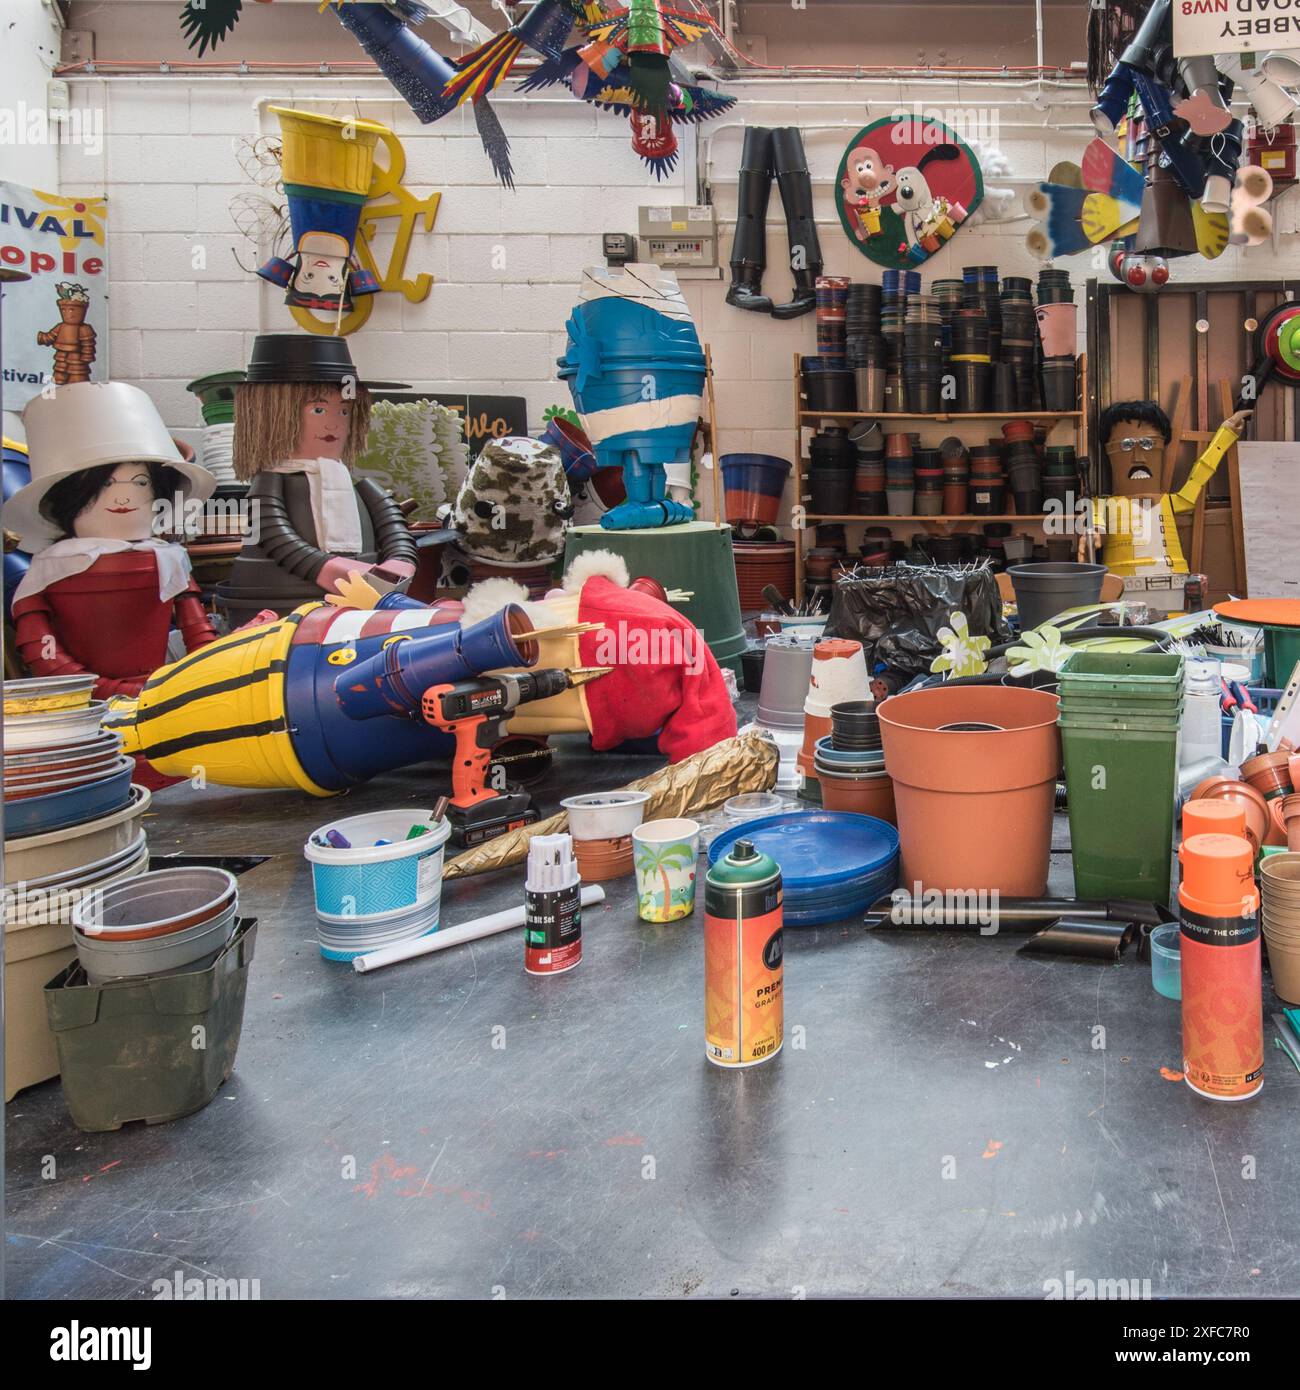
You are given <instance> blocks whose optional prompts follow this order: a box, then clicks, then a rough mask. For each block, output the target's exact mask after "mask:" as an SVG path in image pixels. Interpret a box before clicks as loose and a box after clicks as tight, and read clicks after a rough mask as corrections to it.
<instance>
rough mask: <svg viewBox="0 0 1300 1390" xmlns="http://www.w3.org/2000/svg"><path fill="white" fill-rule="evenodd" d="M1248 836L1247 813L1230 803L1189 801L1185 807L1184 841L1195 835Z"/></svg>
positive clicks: (1242, 808) (1240, 807)
mask: <svg viewBox="0 0 1300 1390" xmlns="http://www.w3.org/2000/svg"><path fill="white" fill-rule="evenodd" d="M1245 834H1246V811H1245V808H1244V807H1242V806H1235V805H1233V803H1232V802H1230V801H1189V802H1188V803H1187V804H1186V805H1185V806H1184V807H1183V839H1184V840H1190V839H1191V838H1192V836H1193V835H1241V836H1242V837H1244V836H1245Z"/></svg>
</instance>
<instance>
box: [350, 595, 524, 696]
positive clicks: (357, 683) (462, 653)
mask: <svg viewBox="0 0 1300 1390" xmlns="http://www.w3.org/2000/svg"><path fill="white" fill-rule="evenodd" d="M529 627H530V624H529V621H528V615H527V614H526V613H525V612H524V610H523V609H522V608H520V607H519V606H518V605H517V604H509V605H507V606H506V607H505V608H503V609H502V610H501V612H499V613H494V614H493V615H492V616H491V617H490V618H484V619H483V621H482V622H481V623H475V624H474V626H473V627H468V628H465V627H460V626H459V625H456V624H448V625H447V626H446V627H443V628H433V629H431V630H429V631H425V632H419V633H413V634H411V635H409V636H405V635H404V636H403V638H402V640H401V641H398V642H390V643H388V645H387V646H385V647H383V648H381V650H380V651H378V652H376V653H375V655H374V656H372V657H370V658H369V659H368V660H367V661H363V662H359V663H357V664H355V665H353V666H350V667H349V668H348V670H347V671H345V672H344V673H343V674H342V675H340V676H339V677H338V678H337V679H336V680H335V682H334V695H335V698H336V699H337V701H338V705H339V708H340V709H341V710H342V711H343V713H344V715H346V717H347V718H348V719H351V720H357V721H364V720H367V719H376V718H379V717H380V716H384V715H394V714H396V715H404V716H408V717H410V716H418V715H419V713H420V701H421V699H422V697H423V695H424V692H425V691H426V690H428V689H430V688H431V687H432V686H435V685H448V684H450V683H452V682H455V681H462V680H469V679H471V678H472V677H474V676H481V675H482V674H483V673H484V672H485V671H496V670H500V669H502V668H503V667H509V666H532V665H535V664H536V662H537V657H538V650H537V645H536V643H529V642H524V643H520V642H516V641H515V638H514V636H513V632H514V631H517V630H521V631H527V630H528V628H529Z"/></svg>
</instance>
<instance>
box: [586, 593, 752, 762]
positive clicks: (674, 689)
mask: <svg viewBox="0 0 1300 1390" xmlns="http://www.w3.org/2000/svg"><path fill="white" fill-rule="evenodd" d="M578 617H579V619H580V620H581V621H582V622H584V623H586V622H601V623H604V624H605V629H604V630H603V631H601V632H585V633H583V634H582V636H581V637H580V638H579V639H578V652H579V654H580V656H581V658H582V664H583V665H584V666H613V667H614V669H613V670H612V671H611V672H610V673H609V675H607V676H602V677H601V678H600V679H599V680H594V681H592V682H591V684H590V685H588V686H586V687H585V693H586V696H587V708H588V709H589V710H590V712H591V742H592V747H594V748H596V749H605V748H614V747H616V746H617V745H618V744H620V743H622V742H623V741H624V740H625V739H630V738H648V737H650V736H651V735H652V734H655V733H657V734H658V735H659V751H660V752H661V753H663V754H665V755H666V756H667V758H668V760H669V761H670V762H674V763H676V762H680V761H681V760H682V759H683V758H688V757H690V755H691V754H692V753H698V752H700V750H701V749H704V748H711V747H712V746H713V745H714V744H715V743H717V742H718V741H719V740H720V739H724V738H731V737H733V736H734V734H735V732H736V711H735V708H734V706H733V705H732V703H731V697H730V696H729V695H728V694H727V686H726V682H725V681H724V680H723V678H722V672H721V671H720V670H719V669H718V663H717V662H716V661H715V660H714V659H713V653H712V652H711V651H710V650H709V648H708V645H707V644H706V643H705V641H704V634H703V633H701V632H700V630H699V629H698V628H697V627H696V626H695V624H694V623H692V622H690V621H689V620H688V619H686V618H684V617H683V616H682V615H681V614H680V613H679V612H677V610H676V609H675V608H672V607H670V606H669V605H668V604H666V603H661V602H660V601H659V600H658V599H656V598H652V597H651V596H650V595H649V594H643V593H638V592H636V591H635V590H632V589H625V588H623V587H622V586H621V585H619V584H615V583H613V582H612V581H611V580H609V579H606V578H605V577H604V576H602V575H596V576H593V577H592V578H591V579H588V580H587V582H586V583H585V584H584V585H583V586H582V594H581V598H580V600H579V605H578Z"/></svg>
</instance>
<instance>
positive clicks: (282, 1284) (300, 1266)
mask: <svg viewBox="0 0 1300 1390" xmlns="http://www.w3.org/2000/svg"><path fill="white" fill-rule="evenodd" d="M555 743H556V746H557V748H558V750H559V751H558V754H557V757H556V762H555V767H554V769H553V770H552V772H551V773H550V774H549V776H548V777H547V779H546V780H545V781H544V782H542V783H540V784H539V785H538V786H537V787H536V788H535V793H536V796H537V799H538V802H539V804H540V805H541V807H542V809H543V811H544V812H546V811H549V810H550V809H551V808H552V807H553V806H554V804H555V803H556V801H557V800H558V799H559V797H560V796H563V795H568V794H570V793H571V792H574V791H579V790H581V791H590V790H594V789H597V788H599V787H614V786H619V785H621V784H623V783H624V782H626V781H628V780H630V779H631V778H633V777H638V776H643V775H645V774H646V773H647V772H648V771H650V770H651V769H652V768H653V767H654V766H655V765H656V762H655V760H652V759H645V758H627V757H623V756H612V755H596V754H593V753H591V752H590V751H589V749H587V747H586V745H585V741H584V740H580V739H577V738H574V737H565V738H560V739H557V740H555ZM443 781H444V777H443V776H440V775H439V774H438V773H437V772H435V771H432V770H430V769H420V770H412V771H408V772H405V773H401V774H395V775H391V776H388V777H385V778H382V779H380V780H379V782H378V783H376V784H374V785H371V786H369V787H367V788H364V789H362V790H361V791H359V792H355V793H353V794H351V795H350V796H349V797H348V800H347V804H346V807H342V806H339V805H334V804H330V803H322V802H318V801H312V800H310V799H308V798H305V797H301V796H298V795H293V794H288V793H275V792H240V791H231V790H225V789H220V788H209V789H207V790H203V791H196V790H194V789H192V788H191V787H189V786H181V787H173V788H170V789H168V790H166V791H164V792H161V793H159V794H158V795H157V797H156V799H155V801H154V805H153V810H154V812H155V814H154V815H152V816H151V818H150V819H149V820H148V822H147V827H146V828H147V829H148V832H149V837H150V842H151V848H152V849H153V852H154V854H155V855H167V854H171V853H186V854H204V855H235V854H259V855H269V856H271V857H270V858H269V859H268V860H267V861H266V862H265V863H262V864H260V865H259V866H258V867H256V868H254V869H251V870H249V871H248V872H246V873H244V874H243V875H242V876H241V879H240V892H241V911H242V912H244V913H245V914H248V915H255V916H256V917H257V918H258V919H259V927H258V935H257V942H256V952H255V959H254V961H253V965H252V971H251V975H250V980H249V988H248V999H247V1007H246V1013H245V1018H244V1028H243V1037H242V1041H241V1043H240V1047H239V1055H238V1058H237V1061H236V1064H235V1070H234V1073H233V1075H232V1076H231V1077H230V1079H229V1080H228V1081H227V1082H226V1084H225V1085H224V1086H223V1087H222V1088H221V1090H220V1091H219V1092H218V1094H217V1097H216V1099H215V1100H214V1101H213V1102H212V1103H211V1104H210V1105H209V1106H208V1107H207V1108H206V1109H205V1110H203V1111H201V1112H199V1113H198V1114H195V1115H192V1116H190V1117H188V1118H186V1119H183V1120H179V1121H175V1122H173V1123H170V1124H164V1125H159V1126H155V1127H152V1128H151V1127H146V1126H144V1125H142V1124H133V1125H129V1126H127V1127H126V1128H124V1129H122V1130H120V1131H118V1132H116V1133H111V1134H94V1135H91V1134H82V1133H81V1132H80V1131H78V1130H77V1129H76V1128H75V1127H74V1126H73V1124H72V1122H71V1120H70V1119H69V1118H68V1115H67V1111H66V1110H65V1108H64V1104H63V1099H62V1095H61V1091H60V1086H59V1083H58V1082H57V1081H52V1082H48V1083H46V1084H44V1085H41V1086H37V1087H34V1088H32V1089H31V1090H28V1091H26V1092H23V1093H22V1094H20V1095H19V1096H18V1097H17V1098H16V1099H15V1100H14V1101H13V1102H11V1103H10V1104H9V1105H8V1106H7V1107H6V1119H7V1124H6V1141H7V1169H6V1179H7V1191H6V1205H7V1223H6V1224H7V1238H8V1250H7V1263H8V1292H9V1294H10V1296H11V1297H12V1296H18V1297H64V1296H78V1297H93V1298H152V1297H155V1296H156V1281H166V1282H167V1283H168V1284H170V1285H172V1286H173V1287H175V1283H176V1279H177V1276H178V1275H179V1276H180V1278H182V1279H199V1280H207V1279H213V1278H220V1279H237V1280H238V1279H243V1280H248V1281H253V1280H256V1281H257V1292H258V1293H259V1294H260V1296H261V1297H262V1298H264V1299H272V1298H280V1297H315V1298H330V1297H336V1296H337V1297H353V1298H356V1297H400V1296H421V1297H429V1296H440V1295H458V1296H467V1297H482V1298H491V1297H502V1296H504V1297H506V1298H526V1297H564V1296H567V1295H585V1296H589V1297H620V1296H638V1295H662V1296H670V1297H671V1296H680V1295H687V1294H706V1295H722V1296H727V1295H731V1294H737V1293H738V1294H740V1295H775V1296H797V1295H798V1294H799V1293H800V1292H805V1293H806V1294H808V1295H809V1296H814V1295H819V1294H920V1295H924V1294H930V1295H953V1296H957V1295H970V1294H1004V1295H1022V1296H1026V1297H1030V1298H1042V1297H1045V1296H1048V1295H1051V1294H1058V1293H1059V1294H1061V1295H1063V1296H1075V1297H1080V1296H1084V1290H1086V1289H1087V1288H1088V1285H1087V1284H1086V1283H1085V1281H1088V1280H1094V1281H1095V1280H1103V1279H1104V1280H1110V1281H1117V1280H1118V1281H1126V1282H1125V1283H1124V1284H1123V1285H1114V1284H1112V1285H1110V1286H1109V1287H1110V1288H1112V1289H1115V1288H1122V1289H1123V1290H1129V1289H1130V1287H1131V1291H1132V1293H1133V1295H1134V1296H1139V1295H1141V1294H1142V1293H1145V1292H1148V1291H1149V1294H1150V1295H1151V1296H1154V1297H1157V1298H1159V1297H1161V1296H1169V1295H1179V1294H1191V1295H1225V1294H1229V1295H1232V1294H1246V1295H1259V1296H1270V1295H1273V1296H1276V1295H1295V1294H1297V1293H1300V1215H1298V1210H1297V1209H1298V1207H1300V1075H1297V1073H1296V1072H1295V1071H1294V1070H1293V1069H1292V1068H1291V1066H1290V1065H1288V1063H1287V1062H1286V1061H1285V1059H1284V1058H1283V1056H1282V1054H1281V1053H1280V1052H1277V1051H1275V1050H1274V1049H1273V1048H1272V1045H1271V1036H1272V1032H1273V1029H1272V1025H1271V1024H1266V1038H1267V1039H1268V1051H1267V1062H1266V1081H1265V1085H1264V1090H1263V1094H1262V1096H1261V1097H1260V1098H1259V1099H1258V1100H1256V1101H1254V1102H1252V1103H1249V1104H1244V1105H1222V1104H1220V1105H1216V1104H1214V1103H1211V1102H1207V1101H1204V1100H1201V1099H1199V1098H1198V1097H1196V1096H1195V1095H1193V1094H1192V1093H1191V1092H1190V1091H1189V1090H1188V1089H1187V1087H1186V1086H1185V1085H1183V1084H1182V1083H1181V1082H1180V1081H1178V1080H1177V1079H1176V1073H1177V1070H1178V1068H1179V1066H1180V1055H1181V1048H1180V1027H1179V1013H1178V1006H1177V1004H1175V1003H1171V1002H1169V1001H1168V1000H1166V999H1163V998H1162V997H1160V996H1159V995H1157V994H1156V993H1154V991H1153V990H1152V988H1151V983H1150V973H1149V968H1148V967H1147V966H1146V965H1145V964H1143V963H1141V962H1139V961H1138V959H1137V958H1136V955H1135V953H1134V952H1133V951H1129V952H1128V953H1127V954H1126V955H1125V956H1124V958H1123V959H1122V960H1121V961H1120V962H1119V963H1117V964H1101V965H1099V964H1095V963H1092V962H1088V961H1078V960H1071V959H1065V958H1042V957H1035V958H1030V957H1025V956H1018V955H1017V954H1016V947H1017V945H1018V944H1019V940H1020V938H1016V937H1010V936H1005V935H1001V936H991V937H981V936H979V935H967V934H964V933H962V934H956V933H947V934H945V933H939V932H918V933H900V932H890V933H885V932H876V933H868V932H867V931H865V930H864V929H863V928H862V927H861V925H860V924H859V923H856V922H845V923H843V924H837V925H834V926H829V927H818V928H806V929H790V930H789V931H787V933H786V944H785V1025H786V1046H785V1048H784V1051H783V1052H782V1053H781V1055H780V1056H779V1057H778V1058H776V1059H775V1060H774V1061H772V1062H770V1063H767V1064H764V1065H762V1066H759V1067H756V1068H754V1069H752V1070H749V1071H745V1072H727V1071H723V1070H720V1069H718V1068H716V1067H714V1066H711V1065H710V1064H709V1063H708V1062H706V1060H705V1057H704V1043H703V989H704V986H703V952H702V945H701V935H700V931H701V918H702V913H703V901H702V898H703V894H702V892H701V895H700V901H699V902H698V903H697V908H696V913H695V915H694V916H693V917H689V918H686V919H685V920H684V921H681V922H676V923H672V924H670V925H666V926H651V925H647V924H645V923H642V922H639V921H638V920H637V916H636V907H635V894H634V891H633V885H632V880H631V879H625V880H622V881H620V882H617V883H613V884H609V885H606V887H607V891H608V900H607V901H606V903H605V904H603V905H602V906H600V907H596V908H592V909H589V910H588V911H587V912H586V913H585V914H584V933H583V959H582V963H581V965H580V966H579V967H578V968H577V969H576V970H574V971H572V972H571V973H569V974H566V975H562V976H559V977H556V978H552V979H537V978H532V977H529V976H527V975H525V974H524V971H523V964H522V962H523V944H522V940H521V933H520V932H516V931H511V932H507V933H505V934H504V935H501V936H497V937H493V938H489V939H487V940H484V941H480V942H478V943H475V944H473V945H468V946H463V947H459V948H456V949H454V950H451V951H447V952H445V953H440V954H436V955H433V956H429V957H425V958H424V959H422V960H415V961H410V962H407V963H405V964H402V965H399V966H394V967H392V968H391V969H388V970H383V971H379V972H376V973H373V974H369V975H364V976H363V975H358V974H356V973H355V972H354V971H353V970H352V969H351V968H350V967H349V966H346V965H338V964H332V963H330V962H327V961H325V960H323V959H322V958H321V956H320V954H319V952H318V950H317V947H316V942H315V939H314V934H313V925H314V918H313V910H312V894H311V885H310V879H309V869H308V865H307V864H306V862H305V861H304V859H303V856H302V844H303V841H304V840H305V839H306V837H307V834H308V833H309V832H310V831H311V830H312V829H313V828H314V827H315V826H317V825H319V824H321V823H322V822H324V821H326V820H328V819H330V818H331V817H332V816H337V815H339V814H344V813H350V814H357V813H359V812H361V811H364V810H369V809H378V808H382V807H387V806H404V807H418V806H428V805H430V804H431V803H432V801H433V799H434V797H435V795H436V793H437V791H438V790H439V789H440V788H441V786H442V784H443ZM1067 843H1068V841H1067V832H1066V830H1065V825H1064V820H1063V818H1059V817H1058V826H1057V832H1056V849H1055V851H1054V855H1053V873H1052V883H1053V887H1054V888H1055V889H1056V891H1058V892H1062V893H1068V892H1069V891H1070V870H1069V855H1068V852H1066V851H1065V848H1064V847H1065V845H1066V844H1067ZM521 901H522V872H521V871H517V870H516V871H507V872H504V873H501V874H497V875H493V876H489V877H486V878H482V879H477V880H460V881H456V882H454V883H451V884H448V885H447V887H446V891H445V893H444V895H443V920H444V922H445V923H448V924H454V923H457V922H462V921H467V920H469V919H470V918H472V917H476V916H478V915H480V914H482V913H485V912H490V911H495V910H497V909H500V908H504V907H509V906H514V905H517V904H518V903H520V902H521ZM1276 1007H1277V1003H1276V1000H1275V999H1274V998H1273V996H1272V994H1271V991H1268V990H1267V989H1266V1009H1267V1010H1268V1011H1271V1010H1272V1009H1274V1008H1276ZM1171 1077H1172V1078H1173V1079H1171ZM51 1159H52V1160H53V1161H52V1163H51ZM252 1288H253V1286H252V1284H251V1282H250V1284H249V1285H247V1286H246V1289H248V1290H251V1289H252Z"/></svg>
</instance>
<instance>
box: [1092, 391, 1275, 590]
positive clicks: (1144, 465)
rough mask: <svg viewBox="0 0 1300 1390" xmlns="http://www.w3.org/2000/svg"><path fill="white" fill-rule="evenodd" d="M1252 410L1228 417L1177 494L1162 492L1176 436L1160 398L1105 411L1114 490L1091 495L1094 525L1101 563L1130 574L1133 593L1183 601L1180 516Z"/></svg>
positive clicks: (1184, 568)
mask: <svg viewBox="0 0 1300 1390" xmlns="http://www.w3.org/2000/svg"><path fill="white" fill-rule="evenodd" d="M1251 414H1252V412H1251V411H1249V410H1239V411H1237V412H1236V414H1234V415H1231V416H1229V417H1228V419H1226V420H1225V421H1224V422H1223V423H1222V424H1221V425H1220V426H1219V428H1218V430H1217V431H1216V433H1215V435H1214V438H1213V439H1212V440H1211V441H1210V443H1209V444H1208V445H1207V446H1206V449H1205V451H1204V453H1202V454H1201V456H1200V458H1198V459H1197V460H1196V463H1195V464H1194V465H1193V466H1192V471H1191V472H1190V473H1189V474H1188V477H1187V481H1186V482H1185V483H1184V484H1183V486H1182V487H1181V488H1179V490H1178V491H1177V492H1161V491H1160V490H1159V486H1158V482H1157V474H1158V472H1159V470H1160V467H1161V459H1162V456H1163V453H1164V449H1165V448H1166V447H1167V446H1168V444H1169V442H1170V440H1171V439H1172V437H1173V429H1172V427H1171V425H1170V423H1169V417H1168V415H1166V414H1165V412H1164V411H1163V410H1161V408H1160V407H1159V406H1158V405H1157V404H1156V403H1155V402H1154V401H1120V402H1117V403H1116V404H1114V405H1110V406H1107V408H1106V409H1105V410H1104V411H1103V412H1102V416H1101V425H1100V430H1099V433H1100V435H1101V439H1102V447H1103V448H1104V450H1105V453H1106V462H1107V464H1108V465H1109V468H1110V479H1111V483H1110V491H1109V492H1108V493H1106V494H1105V495H1103V496H1100V497H1095V498H1093V500H1092V508H1091V513H1092V514H1091V517H1090V521H1091V525H1092V529H1093V531H1094V532H1095V533H1096V534H1097V535H1098V536H1099V538H1100V539H1101V541H1102V552H1101V557H1100V558H1101V561H1102V563H1103V564H1104V565H1105V566H1106V568H1107V569H1108V570H1110V571H1111V573H1112V574H1118V575H1120V576H1122V577H1123V579H1124V589H1125V595H1126V597H1130V598H1134V599H1141V600H1142V601H1144V602H1147V603H1150V604H1151V605H1152V607H1154V608H1156V609H1158V610H1164V611H1172V610H1174V609H1180V608H1181V607H1182V605H1183V581H1182V578H1181V577H1182V576H1184V575H1186V574H1187V573H1188V567H1187V561H1186V559H1185V558H1184V556H1183V549H1182V545H1181V544H1180V543H1179V540H1178V524H1177V518H1178V516H1179V515H1181V514H1182V513H1184V512H1190V511H1191V510H1192V509H1193V508H1194V507H1195V506H1196V499H1197V498H1198V497H1199V496H1200V495H1201V492H1202V491H1203V490H1204V488H1205V485H1206V484H1207V483H1208V482H1209V481H1210V479H1211V478H1212V477H1213V476H1214V471H1215V469H1216V468H1218V466H1219V464H1220V462H1221V461H1222V459H1223V456H1224V454H1226V453H1227V452H1228V450H1229V449H1230V448H1231V447H1232V446H1233V445H1234V444H1235V443H1236V442H1237V440H1238V439H1239V438H1240V437H1241V434H1242V431H1243V430H1244V429H1245V427H1246V422H1247V421H1248V420H1249V419H1250V417H1251Z"/></svg>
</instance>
